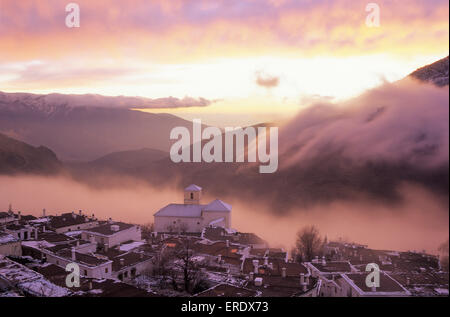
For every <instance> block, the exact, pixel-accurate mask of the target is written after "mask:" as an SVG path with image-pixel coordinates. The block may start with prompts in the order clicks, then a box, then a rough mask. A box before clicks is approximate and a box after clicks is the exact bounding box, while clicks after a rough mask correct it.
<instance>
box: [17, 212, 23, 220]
mask: <svg viewBox="0 0 450 317" xmlns="http://www.w3.org/2000/svg"><path fill="white" fill-rule="evenodd" d="M17 218H18V219H19V220H21V219H22V212H21V211H18V212H17Z"/></svg>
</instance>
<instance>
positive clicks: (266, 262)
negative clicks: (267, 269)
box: [264, 257, 269, 266]
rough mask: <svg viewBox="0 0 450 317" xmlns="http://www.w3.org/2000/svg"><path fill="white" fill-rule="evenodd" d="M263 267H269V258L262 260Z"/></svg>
mask: <svg viewBox="0 0 450 317" xmlns="http://www.w3.org/2000/svg"><path fill="white" fill-rule="evenodd" d="M264 265H265V266H269V258H268V257H265V258H264Z"/></svg>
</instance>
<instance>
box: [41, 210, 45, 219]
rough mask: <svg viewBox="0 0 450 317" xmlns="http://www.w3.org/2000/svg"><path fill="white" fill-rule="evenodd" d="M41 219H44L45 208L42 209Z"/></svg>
mask: <svg viewBox="0 0 450 317" xmlns="http://www.w3.org/2000/svg"><path fill="white" fill-rule="evenodd" d="M42 217H43V218H45V208H44V209H42Z"/></svg>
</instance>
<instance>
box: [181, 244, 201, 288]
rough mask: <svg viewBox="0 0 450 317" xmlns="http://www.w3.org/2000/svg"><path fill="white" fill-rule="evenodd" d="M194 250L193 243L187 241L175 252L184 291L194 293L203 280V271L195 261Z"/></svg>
mask: <svg viewBox="0 0 450 317" xmlns="http://www.w3.org/2000/svg"><path fill="white" fill-rule="evenodd" d="M193 256H194V250H193V249H192V247H191V241H190V240H189V239H186V240H185V241H184V242H183V243H182V245H181V246H180V247H179V248H178V249H177V250H176V251H175V258H176V261H175V263H174V265H175V267H176V268H177V269H178V271H179V272H181V275H182V279H183V284H184V290H185V291H186V292H188V293H192V292H193V290H194V289H195V287H196V285H197V284H198V283H199V282H200V280H201V271H200V268H199V266H198V264H197V263H196V262H195V261H194V260H193Z"/></svg>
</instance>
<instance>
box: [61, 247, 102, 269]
mask: <svg viewBox="0 0 450 317" xmlns="http://www.w3.org/2000/svg"><path fill="white" fill-rule="evenodd" d="M55 255H57V256H60V257H63V258H65V259H72V250H71V249H63V250H59V251H58V252H56V253H55ZM74 262H78V263H80V264H86V265H88V266H98V265H101V264H104V263H107V262H109V260H106V259H102V258H97V257H95V256H93V255H89V254H83V253H79V252H75V260H74Z"/></svg>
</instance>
